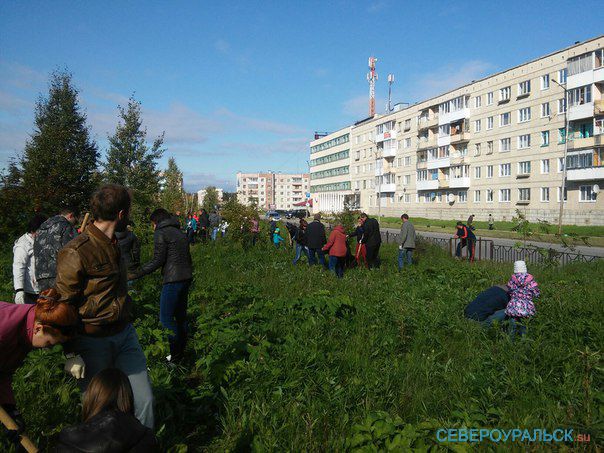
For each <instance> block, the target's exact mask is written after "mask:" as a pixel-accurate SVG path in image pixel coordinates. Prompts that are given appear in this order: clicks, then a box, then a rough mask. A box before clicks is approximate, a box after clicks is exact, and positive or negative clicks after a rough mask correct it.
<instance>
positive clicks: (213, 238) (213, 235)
mask: <svg viewBox="0 0 604 453" xmlns="http://www.w3.org/2000/svg"><path fill="white" fill-rule="evenodd" d="M216 236H218V227H215V228H212V240H213V241H215V240H216Z"/></svg>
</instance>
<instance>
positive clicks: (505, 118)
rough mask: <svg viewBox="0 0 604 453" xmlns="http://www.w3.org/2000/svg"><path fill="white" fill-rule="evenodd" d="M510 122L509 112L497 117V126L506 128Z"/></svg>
mask: <svg viewBox="0 0 604 453" xmlns="http://www.w3.org/2000/svg"><path fill="white" fill-rule="evenodd" d="M511 120H512V115H511V114H510V112H506V113H502V114H501V115H499V126H507V125H508V124H510V122H511Z"/></svg>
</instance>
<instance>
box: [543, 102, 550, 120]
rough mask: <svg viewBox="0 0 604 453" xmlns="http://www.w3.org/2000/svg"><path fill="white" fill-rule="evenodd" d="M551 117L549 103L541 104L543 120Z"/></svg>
mask: <svg viewBox="0 0 604 453" xmlns="http://www.w3.org/2000/svg"><path fill="white" fill-rule="evenodd" d="M549 115H550V110H549V102H544V103H543V104H541V118H545V117H549Z"/></svg>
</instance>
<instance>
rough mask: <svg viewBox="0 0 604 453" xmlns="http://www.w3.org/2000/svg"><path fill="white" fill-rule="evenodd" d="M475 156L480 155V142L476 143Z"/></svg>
mask: <svg viewBox="0 0 604 453" xmlns="http://www.w3.org/2000/svg"><path fill="white" fill-rule="evenodd" d="M474 156H480V143H476V144H475V145H474Z"/></svg>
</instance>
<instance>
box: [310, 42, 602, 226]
mask: <svg viewBox="0 0 604 453" xmlns="http://www.w3.org/2000/svg"><path fill="white" fill-rule="evenodd" d="M565 92H566V93H567V94H566V97H565ZM566 120H568V130H567V128H566ZM333 135H334V134H330V135H329V136H327V137H323V138H322V140H323V141H329V140H331V139H333ZM603 137H604V37H599V38H595V39H592V40H589V41H585V42H583V43H579V44H576V45H573V46H571V47H569V48H566V49H563V50H560V51H558V52H554V53H552V54H549V55H546V56H544V57H541V58H539V59H536V60H533V61H531V62H528V63H525V64H523V65H520V66H517V67H514V68H511V69H508V70H505V71H502V72H500V73H497V74H494V75H492V76H489V77H486V78H484V79H481V80H478V81H474V82H472V83H470V84H468V85H465V86H463V87H460V88H457V89H455V90H452V91H450V92H447V93H444V94H442V95H439V96H436V97H434V98H432V99H428V100H425V101H422V102H419V103H417V104H414V105H412V106H410V107H407V108H399V109H395V111H393V112H391V113H389V114H387V115H381V116H380V115H376V116H375V117H373V118H369V119H368V120H364V121H362V122H360V123H357V124H355V125H353V126H351V129H350V138H349V139H350V142H351V145H350V151H351V152H350V162H349V166H350V168H349V174H348V175H341V176H340V179H339V180H337V181H336V180H334V181H333V183H334V184H335V183H339V184H344V183H345V182H347V181H349V182H350V184H351V187H352V192H353V193H354V194H355V197H356V199H358V200H359V204H360V207H361V208H362V209H363V210H366V211H368V212H370V213H373V214H378V213H380V214H382V215H391V216H398V215H400V214H401V213H402V212H403V211H406V212H408V213H409V214H410V215H414V216H421V217H429V218H440V219H450V218H457V219H465V218H467V216H468V215H469V214H475V215H476V217H477V219H486V218H487V216H488V214H489V213H491V214H493V216H494V217H495V218H496V219H498V220H510V219H511V218H512V217H513V216H514V215H515V213H516V210H517V209H520V210H522V211H523V212H524V213H525V214H526V215H527V216H528V217H529V218H530V219H532V220H536V219H545V220H549V221H552V222H555V221H556V220H557V218H558V213H559V207H560V205H559V203H560V198H561V194H560V187H561V183H562V178H563V174H564V167H565V165H566V170H567V182H566V191H565V194H564V200H565V201H564V203H565V206H564V219H563V221H564V223H570V224H588V223H591V224H604V198H603V197H604V196H603V195H599V194H598V191H599V187H603V188H604V139H603ZM315 143H316V141H313V142H312V143H311V146H314V145H315ZM565 147H567V152H568V154H567V159H566V162H564V152H565ZM311 156H312V155H311ZM311 192H312V194H311V196H312V197H313V199H315V198H316V196H317V194H315V192H313V191H312V189H311Z"/></svg>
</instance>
